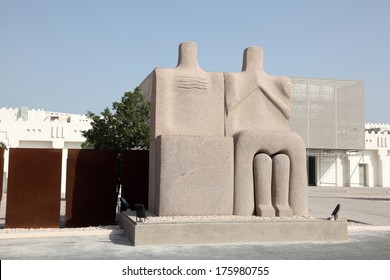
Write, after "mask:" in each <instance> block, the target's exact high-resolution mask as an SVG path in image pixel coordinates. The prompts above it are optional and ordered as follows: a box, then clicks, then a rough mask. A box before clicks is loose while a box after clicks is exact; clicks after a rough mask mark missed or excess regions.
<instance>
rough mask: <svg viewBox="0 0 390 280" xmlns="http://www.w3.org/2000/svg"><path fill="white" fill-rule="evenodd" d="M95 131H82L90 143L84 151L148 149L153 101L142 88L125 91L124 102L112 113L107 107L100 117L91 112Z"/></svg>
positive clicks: (113, 104)
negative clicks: (148, 98)
mask: <svg viewBox="0 0 390 280" xmlns="http://www.w3.org/2000/svg"><path fill="white" fill-rule="evenodd" d="M87 116H88V117H89V118H91V120H92V122H91V125H92V128H91V129H90V130H86V131H83V132H82V135H83V136H84V137H85V138H86V141H85V142H84V143H83V144H82V148H86V149H87V148H92V149H111V150H117V151H123V150H131V149H138V150H145V149H147V148H148V146H149V116H150V102H148V101H146V100H145V99H144V97H143V96H142V94H141V89H140V88H139V87H137V88H135V89H134V91H133V92H131V91H129V92H125V94H124V96H123V97H122V99H121V102H113V103H112V110H109V109H108V108H105V109H104V110H103V112H101V114H100V115H96V114H94V113H92V112H88V113H87Z"/></svg>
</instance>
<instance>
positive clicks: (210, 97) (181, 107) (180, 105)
mask: <svg viewBox="0 0 390 280" xmlns="http://www.w3.org/2000/svg"><path fill="white" fill-rule="evenodd" d="M140 86H141V92H142V94H143V95H144V96H145V98H146V99H147V100H149V101H151V103H152V104H151V122H150V139H154V138H156V137H157V136H159V135H208V136H224V106H225V105H224V102H225V101H224V77H223V74H222V73H209V72H205V71H203V70H202V69H201V68H200V67H199V65H198V61H197V46H196V44H195V43H192V42H185V43H182V44H180V46H179V62H178V65H177V67H176V68H174V69H167V68H156V69H155V70H154V71H153V72H152V73H151V74H150V75H149V76H148V77H147V78H146V79H145V80H144V81H143V82H142V84H141V85H140Z"/></svg>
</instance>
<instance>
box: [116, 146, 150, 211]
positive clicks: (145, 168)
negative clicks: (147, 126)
mask: <svg viewBox="0 0 390 280" xmlns="http://www.w3.org/2000/svg"><path fill="white" fill-rule="evenodd" d="M121 183H122V197H124V198H125V199H126V201H127V202H128V203H129V204H130V208H131V209H132V210H134V209H135V204H144V205H145V208H146V209H148V190H149V187H148V184H149V151H138V150H134V151H133V150H132V151H125V152H123V155H122V168H121Z"/></svg>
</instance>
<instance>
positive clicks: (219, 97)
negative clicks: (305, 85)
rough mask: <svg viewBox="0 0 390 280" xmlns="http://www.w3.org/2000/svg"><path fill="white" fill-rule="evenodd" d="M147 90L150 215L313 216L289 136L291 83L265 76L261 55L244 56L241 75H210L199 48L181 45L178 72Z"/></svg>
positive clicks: (301, 164)
mask: <svg viewBox="0 0 390 280" xmlns="http://www.w3.org/2000/svg"><path fill="white" fill-rule="evenodd" d="M141 89H142V94H143V95H144V96H145V97H146V99H148V100H150V101H151V103H152V106H151V123H150V126H151V131H150V139H151V142H150V161H149V162H150V163H149V164H150V176H149V211H151V212H153V213H156V214H158V215H160V216H166V215H209V214H212V215H215V214H229V213H230V214H232V213H234V214H237V215H252V214H255V213H256V212H257V214H258V215H262V216H274V215H275V214H276V215H278V216H284V215H285V216H290V215H292V214H295V215H306V214H307V179H306V150H305V147H304V145H303V142H302V140H301V139H300V137H299V136H298V135H297V134H294V133H292V132H290V131H289V120H290V115H291V83H290V80H289V79H288V78H285V77H275V76H270V75H267V74H266V73H265V72H264V70H263V52H262V49H261V48H259V47H250V48H248V49H246V50H245V52H244V60H243V68H242V71H241V72H239V73H208V72H205V71H203V70H202V69H201V68H200V67H199V65H198V61H197V47H196V44H195V43H192V42H185V43H182V44H181V45H180V46H179V62H178V65H177V67H176V68H174V69H159V68H157V69H155V70H154V71H153V72H152V73H151V74H150V75H149V76H148V77H147V78H146V79H145V80H144V82H143V83H142V84H141ZM232 136H233V137H234V148H233V144H232V143H233V141H232V138H231V137H232ZM259 153H261V154H263V156H260V157H259V158H258V159H256V158H257V156H256V155H257V154H259ZM276 154H285V156H280V157H279V156H277V157H275V155H276ZM233 155H234V157H233ZM255 157H256V158H255ZM267 157H268V158H267ZM233 161H234V171H233ZM254 170H255V171H254ZM233 180H234V187H233ZM254 181H255V182H256V183H254ZM233 201H234V202H233ZM233 205H234V206H233ZM291 209H292V210H291Z"/></svg>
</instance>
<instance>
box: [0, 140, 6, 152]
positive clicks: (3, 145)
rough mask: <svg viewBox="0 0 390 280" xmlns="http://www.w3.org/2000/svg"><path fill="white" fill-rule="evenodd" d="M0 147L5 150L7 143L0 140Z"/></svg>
mask: <svg viewBox="0 0 390 280" xmlns="http://www.w3.org/2000/svg"><path fill="white" fill-rule="evenodd" d="M0 149H4V150H7V145H6V144H5V143H4V142H3V141H0Z"/></svg>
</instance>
